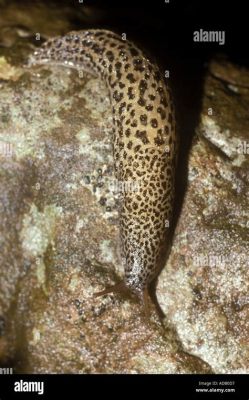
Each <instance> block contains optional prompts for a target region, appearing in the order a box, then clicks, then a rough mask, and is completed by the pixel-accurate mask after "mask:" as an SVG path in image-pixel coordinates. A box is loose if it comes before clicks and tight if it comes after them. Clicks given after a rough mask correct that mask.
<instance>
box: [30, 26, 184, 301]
mask: <svg viewBox="0 0 249 400" xmlns="http://www.w3.org/2000/svg"><path fill="white" fill-rule="evenodd" d="M44 63H48V64H60V65H65V66H68V67H72V68H76V69H78V70H86V71H88V72H90V73H92V74H94V75H96V76H99V77H101V78H102V79H103V80H104V82H105V83H106V86H107V88H108V90H109V93H110V98H111V105H112V111H113V148H114V164H115V174H116V178H117V179H118V180H119V181H122V183H125V182H129V183H130V184H129V185H128V186H127V185H125V184H123V185H121V187H122V188H123V191H122V194H121V209H120V235H121V244H122V258H123V262H124V269H125V277H124V284H125V286H126V287H127V288H128V289H130V290H131V291H132V292H133V293H135V294H137V295H138V296H139V297H142V296H143V294H144V292H145V290H146V289H147V286H148V284H149V283H150V282H151V281H152V280H153V278H154V277H155V276H156V274H157V271H158V262H159V257H160V253H161V249H162V246H163V245H164V246H165V245H166V242H165V240H166V233H167V227H168V223H169V221H170V220H171V215H172V206H173V196H174V174H175V160H176V152H177V151H176V148H177V146H176V144H177V141H176V132H175V115H174V107H173V102H172V98H171V94H170V91H169V88H168V86H167V85H166V82H165V79H164V77H163V76H162V74H161V73H160V71H159V68H158V66H157V65H156V64H155V63H153V62H151V61H150V60H149V59H148V58H147V57H146V56H145V55H144V54H143V53H142V51H141V50H140V49H138V48H137V47H136V46H135V45H134V44H133V43H131V42H129V41H127V40H122V38H121V37H120V36H119V35H117V34H115V33H113V32H111V31H107V30H87V31H73V32H70V33H68V34H67V35H65V36H63V37H55V38H52V39H49V40H48V41H47V42H45V43H44V44H43V45H42V46H41V47H40V48H39V49H38V50H37V51H35V53H34V54H33V55H32V56H31V57H30V65H33V64H44Z"/></svg>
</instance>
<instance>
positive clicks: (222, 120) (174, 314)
mask: <svg viewBox="0 0 249 400" xmlns="http://www.w3.org/2000/svg"><path fill="white" fill-rule="evenodd" d="M214 65H216V67H217V68H218V65H217V61H215V62H213V66H214ZM222 68H223V70H224V69H225V66H224V64H222ZM230 69H231V65H230V64H228V71H229V70H230ZM220 70H221V68H220V69H219V71H220ZM235 70H236V67H235V66H233V71H235ZM243 74H245V71H244V70H243ZM234 75H235V74H234ZM239 75H240V70H239V69H238V68H237V72H236V76H239ZM219 78H220V77H219ZM243 79H245V77H244V78H243ZM247 82H249V73H248V71H247ZM225 86H226V84H224V82H223V81H221V80H220V79H217V78H216V77H214V76H213V74H212V75H211V74H208V75H207V77H206V80H205V87H204V98H203V108H202V114H201V118H200V120H201V122H200V125H199V127H198V129H197V133H198V136H197V137H196V139H195V141H194V144H193V146H192V149H191V153H190V158H189V169H188V190H187V193H186V195H185V199H184V204H183V208H182V212H181V215H180V218H179V221H178V225H177V229H176V233H175V239H174V243H173V249H172V252H171V256H170V259H169V262H168V264H167V267H166V268H165V269H164V271H163V272H162V275H161V276H160V279H159V288H158V294H159V300H160V304H161V306H162V308H163V310H164V312H165V313H166V315H167V318H168V320H169V321H170V322H171V323H172V324H173V325H174V326H175V328H176V330H177V332H178V335H179V337H180V340H181V342H182V344H183V346H184V348H185V349H186V351H188V352H189V353H191V354H194V355H196V356H198V357H199V358H200V359H202V360H203V361H205V362H207V363H208V364H209V365H210V367H211V368H212V370H213V371H214V372H216V373H248V371H249V364H248V360H249V353H248V345H247V343H248V339H249V336H248V335H249V330H248V327H249V325H248V317H249V295H248V293H249V257H248V250H249V241H248V237H249V223H248V217H249V200H248V199H249V184H248V182H249V158H248V157H249V152H248V150H249V134H248V104H249V90H248V89H245V88H244V89H243V94H242V93H241V94H240V95H239V96H237V95H236V96H234V94H233V93H231V92H229V91H227V90H226V87H225ZM210 94H211V95H210Z"/></svg>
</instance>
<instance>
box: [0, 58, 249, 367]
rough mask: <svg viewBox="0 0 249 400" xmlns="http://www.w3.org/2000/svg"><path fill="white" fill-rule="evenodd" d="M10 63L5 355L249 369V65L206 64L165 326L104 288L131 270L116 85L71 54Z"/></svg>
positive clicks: (1, 320) (5, 129)
mask: <svg viewBox="0 0 249 400" xmlns="http://www.w3.org/2000/svg"><path fill="white" fill-rule="evenodd" d="M8 64H9V65H10V66H11V59H9V58H8V60H6V59H5V57H3V58H2V59H1V63H0V76H1V81H0V85H1V96H0V145H1V152H0V153H1V154H0V157H1V175H0V176H1V181H0V185H1V191H0V196H1V201H0V213H1V217H0V221H1V230H0V232H1V233H0V246H1V253H0V257H1V258H0V361H1V363H2V364H6V365H7V364H8V365H10V364H11V365H10V366H13V363H15V365H14V370H15V372H26V373H29V372H30V373H53V372H55V373H99V372H101V373H103V372H105V373H212V372H214V373H248V372H249V364H248V360H249V348H248V332H249V329H248V328H249V323H248V321H249V295H248V293H249V290H248V289H249V272H248V271H249V268H248V267H249V259H248V248H249V242H248V230H249V223H248V214H249V204H248V199H249V196H248V190H249V185H248V182H249V169H248V165H249V163H248V155H249V136H248V105H249V90H248V87H246V86H245V85H244V82H246V81H247V82H249V76H248V72H246V71H243V74H247V75H246V77H245V76H243V83H242V85H241V86H239V85H238V81H233V84H232V88H231V81H229V79H227V77H226V76H225V77H224V79H220V75H221V74H222V71H223V72H224V68H225V67H224V62H223V64H222V68H221V66H220V63H219V61H214V62H213V64H212V68H210V72H208V73H207V76H206V80H205V87H204V97H203V107H202V113H201V118H200V121H201V123H200V125H199V127H198V132H197V135H196V136H195V140H194V142H193V146H192V148H191V152H190V156H189V167H188V188H187V192H186V194H185V198H184V203H183V207H182V210H181V215H180V217H179V220H178V223H177V227H176V231H175V236H174V241H173V246H172V250H171V254H170V257H169V259H168V262H167V266H166V267H165V268H164V270H163V271H162V273H161V275H160V276H159V280H158V287H157V297H158V300H159V303H160V306H161V308H162V310H163V311H164V313H165V319H164V327H162V326H161V325H160V324H159V323H158V321H157V319H156V318H154V319H152V321H151V323H150V324H148V322H147V321H146V320H145V319H144V317H143V315H142V314H141V309H140V306H139V305H138V304H137V303H136V302H133V301H132V300H131V299H125V298H123V297H122V296H117V295H114V294H112V295H109V296H105V297H99V298H94V297H93V294H94V292H96V291H98V290H101V289H102V288H104V287H106V286H108V285H111V284H113V283H115V282H117V281H119V280H120V279H121V277H122V274H123V268H122V266H121V262H120V256H119V239H118V237H119V236H118V222H117V221H118V194H117V193H116V192H115V190H114V186H115V185H114V182H115V180H114V175H113V160H112V143H111V123H110V121H111V110H110V102H109V97H108V93H107V90H106V88H105V86H104V85H103V84H102V83H101V82H100V81H99V80H98V79H96V78H92V77H91V76H90V75H84V76H79V75H78V74H77V72H76V71H72V70H67V69H64V68H62V67H61V68H59V67H37V68H33V69H30V70H28V69H25V68H22V67H21V66H18V65H16V66H15V67H14V66H12V67H11V68H12V69H11V73H10V68H8V67H6V65H8ZM215 68H217V71H218V72H217V71H216V70H215ZM229 69H230V67H229V68H228V69H227V71H228V72H229ZM234 69H236V67H235V66H233V71H234ZM225 70H226V69H225ZM217 74H218V75H219V76H217ZM239 75H240V70H239V68H237V74H236V77H238V76H239ZM233 76H234V75H233ZM233 79H234V78H233ZM236 85H238V86H236Z"/></svg>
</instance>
